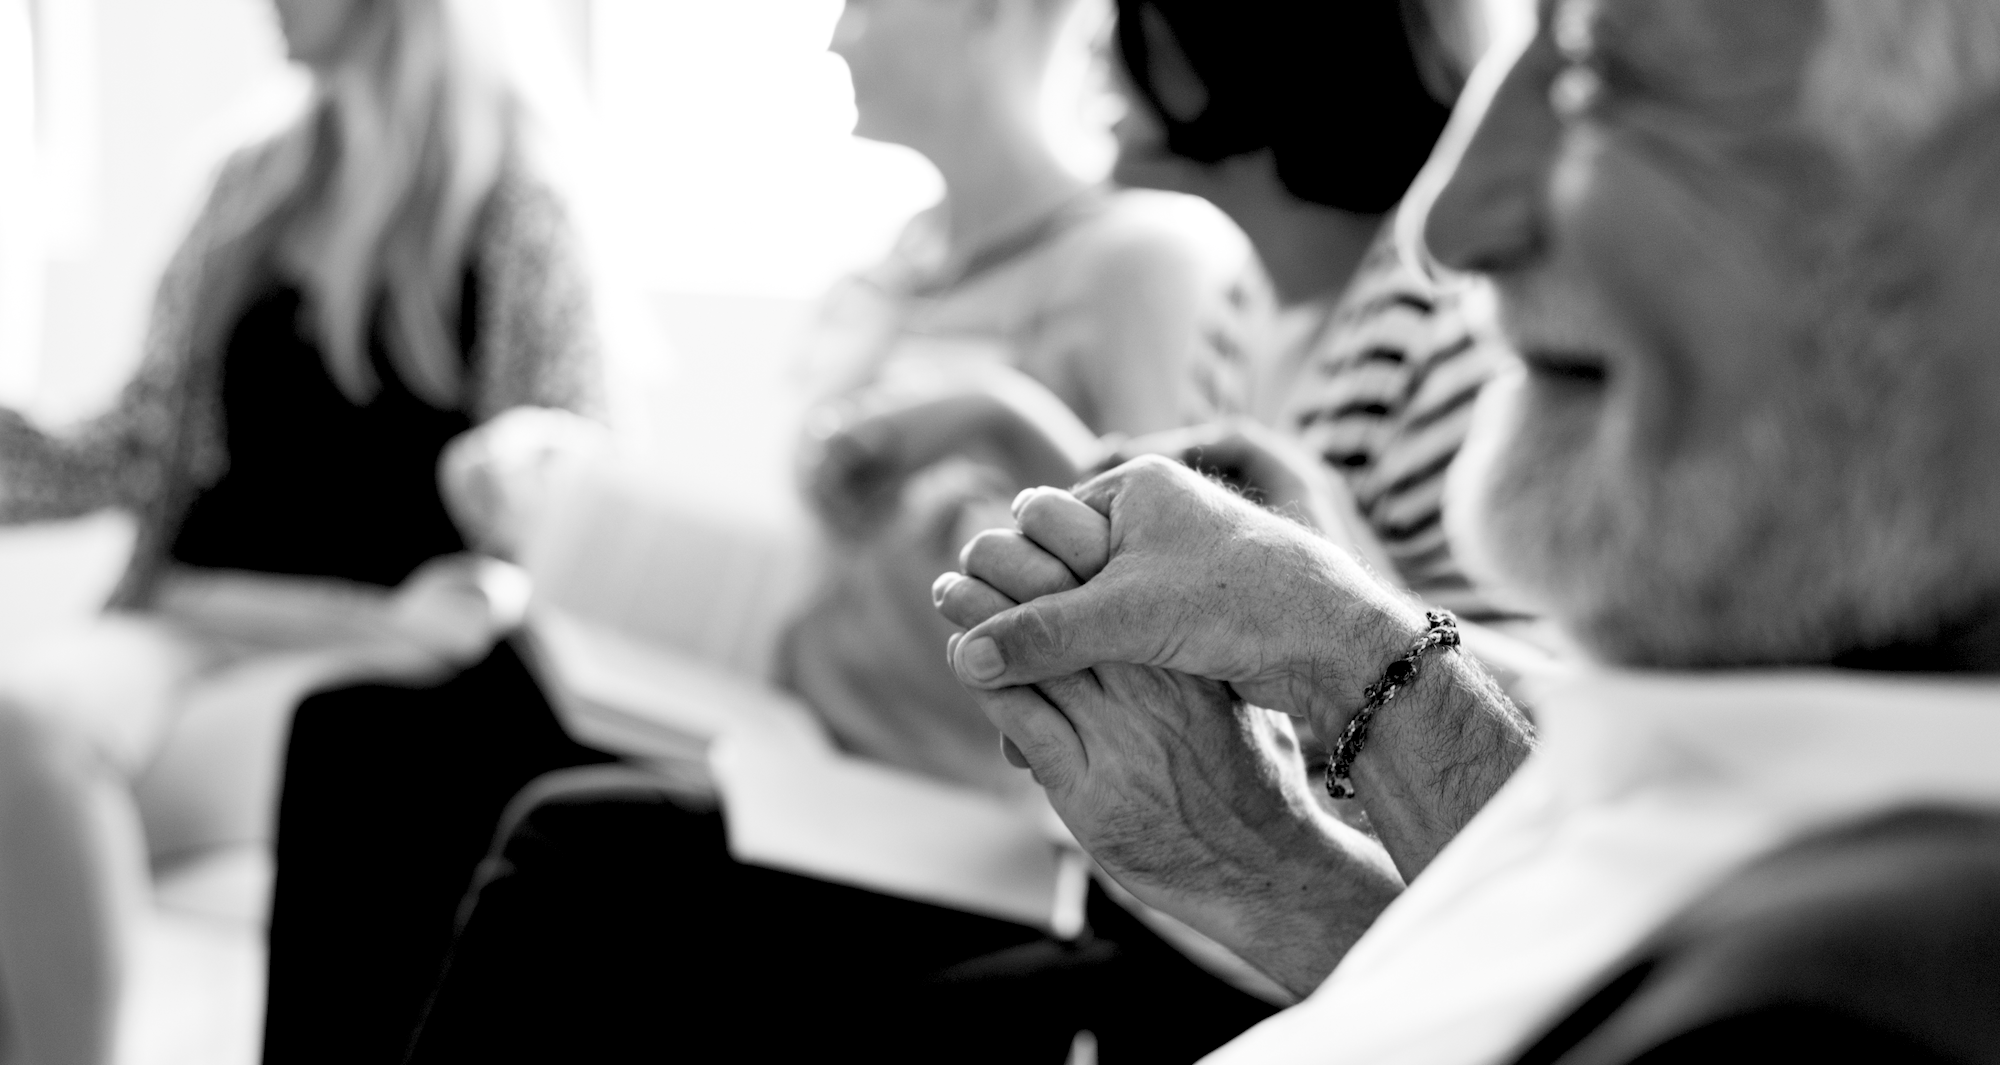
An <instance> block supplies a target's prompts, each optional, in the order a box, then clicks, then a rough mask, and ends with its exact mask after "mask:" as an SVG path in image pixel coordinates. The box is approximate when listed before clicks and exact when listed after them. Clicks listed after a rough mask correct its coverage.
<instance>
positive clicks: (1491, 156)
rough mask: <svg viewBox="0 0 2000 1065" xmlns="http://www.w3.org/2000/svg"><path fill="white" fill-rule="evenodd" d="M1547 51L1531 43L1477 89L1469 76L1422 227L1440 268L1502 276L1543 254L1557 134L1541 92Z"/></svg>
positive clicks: (1559, 130)
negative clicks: (1442, 174)
mask: <svg viewBox="0 0 2000 1065" xmlns="http://www.w3.org/2000/svg"><path fill="white" fill-rule="evenodd" d="M1547 48H1548V46H1547V45H1546V44H1545V43H1543V42H1540V41H1537V42H1536V43H1535V44H1533V45H1530V46H1529V47H1528V49H1527V51H1526V52H1524V53H1522V54H1521V55H1520V56H1519V58H1517V59H1516V60H1514V61H1513V63H1512V64H1511V65H1510V66H1508V67H1506V68H1505V71H1504V75H1502V74H1501V72H1499V71H1495V72H1494V74H1495V81H1497V84H1493V83H1492V82H1489V83H1488V85H1487V86H1486V87H1484V88H1483V89H1482V87H1481V86H1480V85H1479V84H1478V82H1479V81H1480V80H1482V79H1478V78H1475V80H1474V84H1472V85H1469V86H1468V87H1467V93H1466V97H1465V99H1464V100H1463V101H1462V102H1461V104H1460V107H1461V113H1460V114H1459V115H1458V116H1457V120H1456V121H1455V122H1454V126H1455V127H1457V128H1456V129H1455V130H1453V131H1449V132H1447V135H1446V143H1445V144H1444V146H1443V148H1442V151H1443V152H1444V153H1445V158H1442V159H1440V160H1438V162H1439V163H1440V164H1441V165H1444V166H1447V167H1449V175H1450V176H1449V177H1448V178H1446V179H1445V182H1444V185H1443V187H1442V188H1441V189H1439V190H1438V192H1437V194H1436V196H1435V197H1434V198H1433V199H1432V200H1431V202H1430V205H1429V208H1428V211H1427V213H1426V215H1425V218H1424V225H1423V235H1424V244H1425V246H1426V248H1427V249H1428V251H1429V253H1430V256H1431V258H1432V259H1433V260H1434V261H1436V262H1437V264H1438V265H1440V266H1443V267H1444V268H1446V269H1449V270H1455V271H1461V272H1466V273H1481V274H1492V273H1501V272H1504V271H1507V270H1512V269H1518V268H1520V267H1521V266H1523V265H1525V264H1526V263H1527V262H1529V261H1531V260H1532V259H1534V258H1535V257H1536V256H1537V255H1538V254H1539V253H1540V252H1541V250H1542V247H1543V242H1544V240H1545V236H1546V233H1545V222H1546V220H1545V217H1544V214H1545V210H1546V190H1547V178H1548V173H1549V167H1550V165H1551V163H1552V160H1553V156H1554V153H1555V150H1556V148H1557V146H1558V144H1559V143H1560V140H1561V135H1562V126H1561V123H1560V121H1559V120H1558V119H1557V118H1556V116H1555V114H1554V113H1553V111H1552V110H1551V109H1550V107H1549V103H1548V99H1547V95H1548V94H1547V92H1546V91H1545V89H1544V87H1545V85H1546V83H1547V81H1548V80H1549V78H1548V71H1547V70H1546V69H1545V67H1546V66H1547V65H1548V61H1549V60H1550V59H1551V58H1552V57H1551V56H1550V55H1548V54H1547V53H1546V50H1547ZM1454 133H1456V134H1457V135H1456V136H1454V135H1453V134H1454ZM1454 153H1455V155H1456V158H1455V159H1454V158H1452V157H1451V156H1452V155H1453V154H1454Z"/></svg>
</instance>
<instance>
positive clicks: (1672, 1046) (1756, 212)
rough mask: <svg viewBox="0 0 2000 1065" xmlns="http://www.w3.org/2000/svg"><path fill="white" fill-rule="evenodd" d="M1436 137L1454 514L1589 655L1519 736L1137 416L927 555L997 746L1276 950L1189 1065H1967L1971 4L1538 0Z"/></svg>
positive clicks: (1979, 77) (1990, 580)
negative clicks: (1456, 454)
mask: <svg viewBox="0 0 2000 1065" xmlns="http://www.w3.org/2000/svg"><path fill="white" fill-rule="evenodd" d="M1433 173H1434V174H1435V175H1436V180H1435V181H1434V182H1433V189H1434V192H1433V193H1432V194H1431V201H1432V202H1431V205H1430V208H1429V211H1428V215H1427V217H1426V218H1425V220H1424V228H1423V243H1424V244H1425V245H1426V247H1427V249H1428V252H1429V255H1430V256H1431V258H1432V259H1433V260H1434V262H1435V263H1436V264H1437V265H1438V266H1439V267H1441V268H1444V269H1447V270H1453V271H1459V272H1465V273H1471V274H1477V275H1481V276H1483V277H1484V278H1485V279H1486V280H1487V281H1488V282H1489V283H1490V286H1491V288H1492V291H1493V293H1494V295H1495V297H1496V304H1497V307H1498V311H1499V313H1498V320H1499V326H1500V328H1501V330H1502V331H1503V333H1504V334H1505V336H1506V337H1507V339H1508V340H1509V341H1510V343H1511V345H1512V347H1513V348H1514V349H1515V350H1516V351H1518V352H1519V353H1520V355H1521V358H1520V363H1521V365H1520V368H1519V370H1520V372H1518V373H1517V374H1515V376H1514V377H1513V378H1512V379H1511V381H1510V382H1509V383H1508V384H1506V385H1505V386H1504V387H1499V388H1496V389H1494V390H1493V394H1492V395H1491V396H1490V397H1489V398H1488V399H1487V400H1486V401H1485V406H1484V408H1483V410H1482V412H1481V420H1480V425H1479V428H1478V429H1477V430H1475V434H1474V441H1473V442H1472V443H1471V444H1469V445H1468V449H1467V452H1466V455H1465V457H1464V458H1463V459H1462V460H1461V461H1460V463H1459V468H1458V469H1456V470H1455V471H1454V473H1453V477H1454V495H1453V507H1452V509H1451V512H1450V518H1449V520H1450V521H1452V522H1453V524H1454V529H1453V532H1454V535H1455V537H1456V541H1457V544H1458V546H1459V548H1460V550H1461V551H1462V552H1463V553H1464V555H1465V557H1468V558H1470V559H1472V560H1474V565H1475V566H1483V567H1484V568H1485V569H1486V570H1488V571H1490V573H1491V575H1493V576H1496V577H1500V578H1504V579H1505V580H1507V581H1508V582H1510V583H1512V584H1513V585H1514V586H1516V588H1517V589H1518V590H1519V591H1521V592H1523V593H1526V594H1528V595H1530V596H1532V597H1533V598H1534V599H1535V600H1537V601H1538V602H1539V603H1540V604H1541V605H1542V606H1543V607H1544V608H1545V609H1546V610H1547V611H1548V613H1549V614H1550V615H1551V616H1552V617H1554V618H1556V619H1558V620H1559V622H1560V623H1561V624H1562V626H1563V628H1564V629H1565V630H1566V631H1567V633H1568V634H1569V635H1570V636H1571V637H1572V638H1573V639H1574V641H1575V642H1576V644H1577V645H1578V646H1579V647H1581V648H1582V649H1584V651H1585V652H1586V653H1587V656H1588V657H1589V658H1590V659H1591V660H1592V662H1593V665H1591V666H1590V667H1589V668H1587V669H1583V670H1580V671H1577V672H1576V673H1574V674H1569V675H1563V676H1556V677H1546V678H1542V679H1541V680H1539V681H1536V682H1533V683H1532V684H1531V686H1530V689H1529V690H1530V691H1531V692H1532V702H1533V705H1534V710H1535V714H1536V718H1537V722H1538V724H1539V725H1540V738H1539V740H1536V739H1533V738H1531V736H1530V730H1529V728H1528V726H1527V724H1526V722H1525V720H1524V719H1523V717H1522V716H1521V715H1520V713H1519V712H1518V711H1516V710H1515V708H1514V707H1513V706H1512V704H1511V703H1509V702H1508V700H1507V698H1506V696H1505V695H1503V694H1502V693H1501V692H1500V690H1499V689H1498V688H1497V686H1496V685H1494V684H1493V682H1492V681H1491V680H1490V679H1488V678H1487V677H1486V675H1485V674H1484V673H1483V672H1482V670H1481V667H1480V666H1478V665H1477V664H1476V663H1475V662H1474V661H1472V660H1470V658H1469V657H1468V656H1466V655H1465V654H1464V653H1463V652H1462V651H1459V650H1457V649H1455V647H1456V643H1455V640H1454V638H1453V636H1454V632H1453V629H1452V625H1451V623H1450V620H1449V618H1448V617H1445V616H1441V615H1433V616H1430V617H1426V615H1425V612H1424V611H1423V610H1422V609H1421V608H1420V607H1418V606H1415V605H1413V604H1411V603H1409V602H1408V601H1406V600H1405V599H1403V598H1402V597H1400V596H1399V595H1397V594H1396V593H1394V592H1392V591H1391V590H1389V589H1388V588H1387V587H1386V586H1384V585H1383V584H1381V583H1380V582H1379V581H1377V580H1376V579H1375V578H1374V577H1372V576H1371V575H1370V574H1368V573H1367V572H1365V571H1364V570H1363V568H1362V567H1360V566H1359V565H1357V564H1356V563H1355V562H1354V561H1353V560H1352V559H1351V558H1350V557H1348V556H1346V555H1344V554H1342V553H1341V552H1340V551H1338V550H1336V549H1333V548H1331V547H1330V546H1329V545H1327V544H1326V543H1324V542H1323V541H1319V540H1317V539H1315V538H1314V537H1313V536H1311V535H1310V534H1308V533H1307V532H1305V531H1304V530H1302V529H1299V528H1298V527H1296V526H1293V525H1291V524H1289V523H1287V522H1285V521H1283V520H1280V519H1278V518H1275V517H1273V516H1271V515H1269V514H1267V513H1264V512H1261V511H1258V510H1257V509H1255V508H1254V507H1251V506H1250V505H1248V504H1247V503H1245V502H1243V501H1241V500H1239V499H1237V498H1234V497H1232V496H1231V495H1229V494H1228V493H1226V492H1224V491H1223V490H1222V489H1220V488H1218V487H1216V486H1214V485H1211V484H1209V483H1207V482H1205V481H1203V480H1201V479H1200V478H1199V477H1197V476H1195V475H1193V474H1191V473H1189V472H1187V471H1186V470H1184V469H1181V468H1179V467H1176V466H1173V465H1171V464H1169V463H1166V462H1164V461H1160V460H1151V461H1145V460H1142V461H1140V462H1136V463H1132V464H1128V465H1127V466H1124V467H1121V468H1120V469H1118V470H1115V471H1113V472H1111V473H1109V474H1107V475H1105V476H1103V477H1100V478H1098V479H1096V480H1094V481H1092V482H1089V483H1088V484H1086V485H1084V486H1083V487H1082V488H1080V489H1078V490H1077V493H1076V495H1074V496H1072V495H1070V494H1068V493H1062V492H1056V491H1053V490H1037V491H1034V492H1031V493H1026V494H1024V495H1023V497H1022V499H1021V500H1020V501H1018V502H1017V505H1016V518H1017V521H1018V523H1019V526H1020V531H1019V532H1018V533H989V534H986V535H985V536H983V537H982V538H980V539H979V540H976V541H974V543H973V544H972V545H971V546H970V547H969V548H968V549H967V552H966V555H965V564H966V571H967V572H966V575H963V576H961V575H955V574H948V575H946V576H945V577H943V578H940V580H939V582H938V586H937V588H936V590H935V592H936V598H937V600H938V603H939V607H940V609H941V610H942V611H943V612H944V613H945V615H946V616H947V617H949V618H951V619H952V620H953V621H955V622H957V623H958V624H960V625H963V626H965V627H967V628H968V629H969V630H970V631H968V632H967V633H965V634H964V635H963V636H961V637H955V638H954V640H953V642H952V644H951V648H950V652H949V653H950V655H951V658H952V662H953V665H954V667H955V669H956V671H957V673H958V675H959V677H960V679H961V680H962V681H963V682H964V683H965V684H966V685H967V686H968V687H969V688H972V689H973V690H974V691H975V693H976V695H977V697H978V698H979V700H980V702H981V705H982V708H983V709H985V710H986V712H987V713H988V715H989V716H991V717H992V718H993V720H994V721H995V722H996V723H997V724H998V725H999V726H1000V727H1001V729H1002V730H1003V731H1004V732H1005V733H1006V735H1007V737H1008V741H1007V742H1008V757H1009V759H1010V760H1012V761H1014V762H1015V763H1016V764H1017V765H1022V766H1024V767H1027V768H1031V769H1032V770H1033V771H1034V773H1035V775H1036V777H1037V779H1039V780H1040V781H1041V783H1042V784H1043V785H1044V786H1045V787H1046V788H1047V790H1048V792H1049V795H1050V798H1051V801H1052V802H1053V803H1054V804H1055V806H1056V808H1057V809H1058V811H1059V812H1060V813H1061V814H1062V815H1063V817H1064V819H1065V821H1066V822H1067V823H1068V824H1069V825H1070V827H1071V828H1072V830H1073V831H1074V832H1075V834H1076V836H1077V838H1078V839H1079V840H1080V841H1081V842H1082V843H1083V844H1084V845H1085V846H1086V847H1087V848H1089V849H1090V850H1091V852H1092V853H1093V855H1094V856H1095V857H1096V859H1097V860H1098V862H1099V864H1100V865H1101V866H1102V867H1103V868H1104V869H1105V870H1106V871H1107V872H1108V873H1109V874H1110V875H1111V876H1113V877H1115V878H1116V879H1118V880H1119V881H1120V882H1122V883H1123V884H1125V885H1126V886H1127V887H1128V888H1129V889H1131V890H1132V892H1133V893H1134V894H1136V895H1138V896H1139V897H1141V898H1142V899H1144V900H1146V901H1147V902H1149V903H1151V904H1152V905H1154V906H1157V907H1159V908H1161V909H1164V910H1166V911H1168V912H1170V913H1173V914H1175V915H1176V916H1179V917H1181V918H1182V919H1184V920H1186V921H1188V922H1189V923H1191V924H1193V925H1195V926H1196V927H1198V928H1200V929H1202V930H1203V931H1205V932H1207V933H1208V934H1209V935H1211V936H1212V937H1214V938H1216V939H1218V940H1220V941H1222V942H1223V943H1225V944H1227V945H1229V946H1230V947H1232V948H1233V949H1235V950H1236V951H1237V952H1238V953H1239V954H1241V955H1242V956H1243V957H1245V958H1246V959H1248V960H1250V961H1251V962H1252V963H1253V964H1256V965H1258V966H1259V967H1261V968H1263V969H1264V970H1265V971H1266V972H1268V973H1269V974H1271V975H1272V976H1273V977H1274V978H1276V979H1278V980H1279V981H1280V982H1281V983H1283V984H1285V985H1286V986H1288V987H1290V988H1291V989H1293V990H1294V991H1296V992H1297V993H1299V994H1300V995H1302V996H1309V997H1307V998H1306V999H1305V1001H1304V1002H1303V1003H1302V1004H1300V1005H1299V1006H1297V1007H1294V1008H1293V1009H1291V1010H1289V1011H1287V1012H1285V1013H1282V1014H1280V1015H1278V1016H1277V1017H1274V1018H1273V1019H1271V1020H1270V1021H1267V1022H1265V1023H1264V1024H1263V1025H1261V1026H1259V1027H1258V1028H1256V1029H1253V1030H1252V1031H1251V1032H1250V1033H1248V1034H1246V1035H1245V1036H1243V1037H1242V1038H1240V1039H1238V1040H1237V1041H1236V1042H1235V1043H1232V1044H1231V1045H1230V1046H1229V1047H1226V1048H1224V1049H1223V1050H1222V1051H1219V1052H1218V1053H1217V1055H1216V1056H1215V1057H1214V1058H1213V1059H1212V1060H1215V1061H1220V1062H1239V1061H1257V1062H1289V1061H1301V1062H1303V1061H1342V1062H1403V1061H1407V1062H1424V1063H1453V1062H1465V1063H1471V1062H1501V1061H1511V1060H1524V1061H1558V1060H1559V1061H1563V1062H1565V1063H1584V1062H1589V1063H1598V1062H1606V1063H1608V1062H1619V1061H1631V1060H1637V1059H1639V1058H1641V1057H1643V1058H1644V1059H1645V1060H1647V1061H1649V1062H1658V1061H1669V1060H1683V1059H1689V1060H1691V1059H1692V1058H1693V1057H1698V1056H1701V1054H1703V1053H1706V1054H1713V1053H1714V1052H1715V1051H1716V1050H1718V1049H1720V1048H1725V1047H1726V1048H1731V1049H1736V1050H1746V1049H1749V1050H1757V1049H1769V1048H1771V1047H1778V1048H1783V1049H1787V1050H1790V1051H1793V1052H1801V1053H1810V1054H1814V1055H1824V1056H1828V1057H1830V1058H1832V1059H1835V1060H1844V1059H1845V1058H1846V1057H1848V1056H1852V1055H1854V1054H1863V1055H1866V1056H1870V1057H1871V1059H1875V1060H1879V1059H1883V1058H1888V1059H1892V1060H1905V1059H1908V1060H1962V1061H1975V1060H1979V1061H1983V1060H1995V1059H1996V1056H2000V1049H1996V1048H2000V1023H1996V1021H1995V1020H1994V1019H1993V1014H1994V1012H1995V1011H1993V1010H1992V1009H1991V1003H1992V1002H1994V1001H2000V961H1996V960H1995V959H1996V958H2000V919H1996V918H1995V917H1994V914H1995V913H1996V912H2000V827H1996V826H2000V817H1996V816H1995V814H1996V811H2000V759H1995V758H1994V756H1993V752H1994V751H1995V750H1996V749H2000V683H1995V680H1996V678H1995V677H1994V676H1993V674H1995V673H2000V537H1996V536H1995V535H1994V534H1993V530H1994V529H1995V528H1996V527H2000V464H1996V463H1995V462H1994V461H1993V460H1992V458H1991V456H1993V455H1995V454H2000V357H1996V355H1995V348H1996V345H2000V302H1996V301H1995V300H1994V299H1993V297H1992V292H1993V290H1994V288H1995V285H1996V284H2000V3H1996V2H1993V0H1759V2H1758V3H1743V2H1741V0H1679V2H1676V3H1671V4H1663V3H1658V2H1655V0H1544V2H1543V3H1542V4H1541V5H1540V20H1539V26H1538V28H1537V29H1536V31H1535V33H1534V35H1533V37H1532V39H1531V40H1528V41H1525V42H1522V43H1521V44H1519V45H1517V46H1515V47H1513V48H1510V49H1505V50H1503V51H1502V53H1501V54H1496V55H1495V56H1492V57H1489V59H1488V61H1487V63H1486V65H1484V66H1483V67H1482V69H1481V71H1480V72H1479V73H1478V74H1477V75H1476V76H1475V78H1474V80H1473V84H1472V85H1471V86H1470V87H1469V88H1468V90H1467V93H1466V96H1465V97H1464V99H1463V100H1462V101H1461V104H1460V109H1459V113H1458V114H1457V115H1456V116H1455V118H1454V123H1453V127H1452V130H1451V131H1450V132H1449V133H1448V134H1447V138H1446V141H1445V143H1444V145H1443V146H1442V147H1441V148H1440V152H1439V155H1438V157H1437V158H1436V159H1435V160H1434V162H1433ZM1256 707H1269V708H1271V709H1272V710H1273V711H1276V712H1278V714H1281V715H1287V716H1289V717H1290V718H1291V719H1293V720H1295V721H1297V722H1299V723H1301V724H1303V725H1309V726H1310V729H1311V731H1312V732H1313V733H1315V734H1316V735H1317V736H1318V737H1319V738H1320V740H1321V741H1322V742H1323V743H1325V744H1327V745H1328V746H1330V747H1331V748H1332V749H1333V752H1334V753H1333V764H1332V766H1331V768H1330V769H1329V774H1328V775H1329V782H1330V785H1331V786H1332V787H1333V789H1334V790H1337V791H1338V792H1339V793H1341V794H1348V793H1352V794H1354V795H1356V796H1357V797H1358V802H1359V804H1360V805H1361V806H1362V807H1364V808H1365V811H1366V814H1367V820H1366V824H1367V825H1369V826H1372V833H1371V834H1363V832H1361V831H1357V830H1355V829H1352V828H1349V827H1347V826H1346V825H1345V824H1344V823H1342V822H1341V821H1340V820H1338V819H1336V818H1334V817H1333V816H1331V815H1330V814H1329V813H1328V812H1327V811H1326V810H1325V809H1324V808H1323V804H1321V803H1318V802H1316V801H1315V797H1314V796H1313V794H1312V792H1311V786H1310V785H1309V784H1308V782H1307V778H1306V774H1305V771H1304V768H1303V765H1302V763H1301V761H1300V759H1299V758H1298V757H1297V754H1296V751H1295V749H1294V748H1293V747H1292V746H1291V745H1290V742H1289V741H1290V735H1289V733H1290V730H1289V728H1288V727H1286V726H1285V724H1284V720H1283V718H1282V717H1278V716H1274V715H1273V714H1271V713H1268V712H1266V711H1263V710H1259V709H1256ZM1357 722H1358V724H1357ZM1537 742H1538V743H1539V748H1538V749H1532V750H1531V748H1535V746H1536V744H1537ZM1517 768H1518V772H1516V770H1517ZM1351 820H1358V819H1351ZM1419 874H1421V875H1419ZM1329 974H1330V975H1329Z"/></svg>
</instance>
